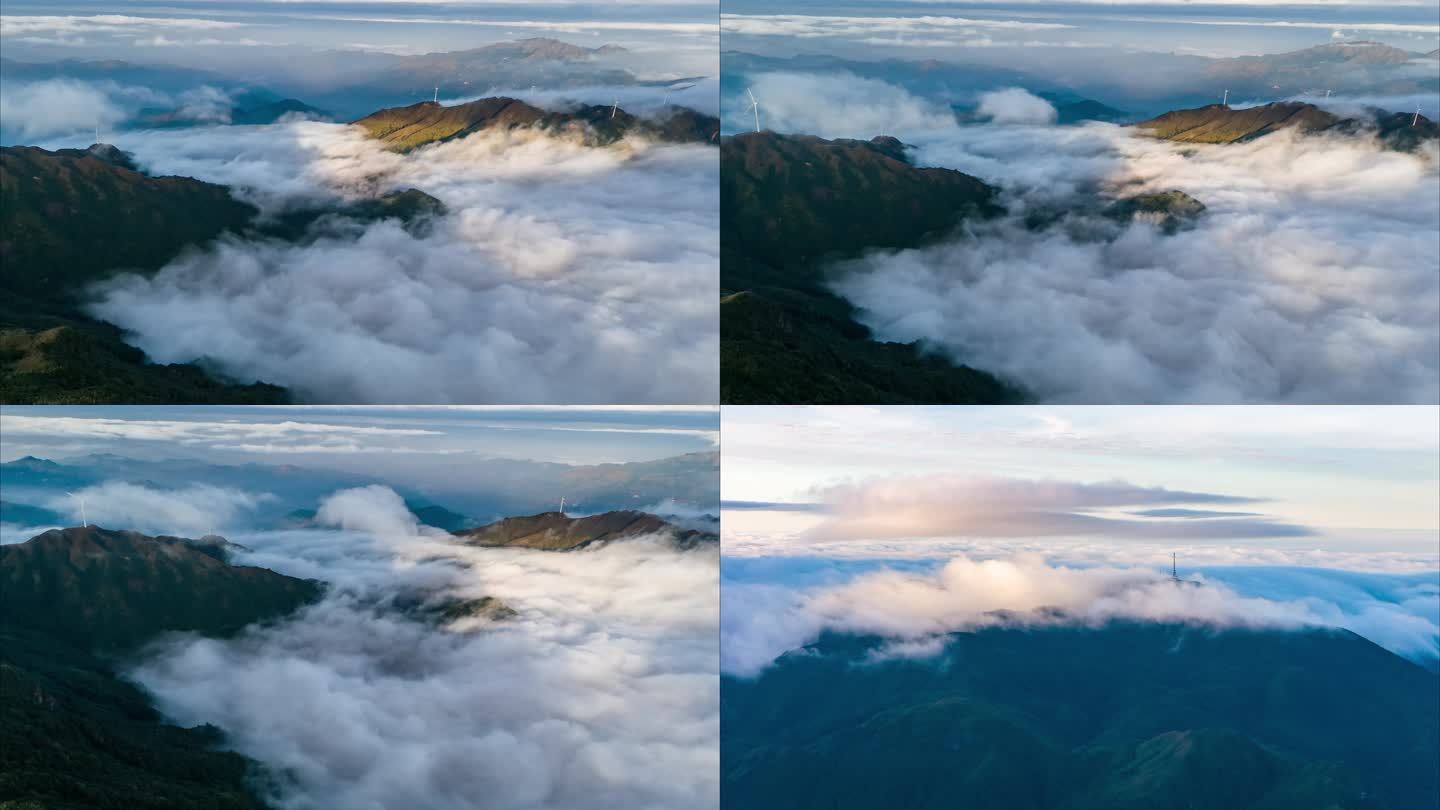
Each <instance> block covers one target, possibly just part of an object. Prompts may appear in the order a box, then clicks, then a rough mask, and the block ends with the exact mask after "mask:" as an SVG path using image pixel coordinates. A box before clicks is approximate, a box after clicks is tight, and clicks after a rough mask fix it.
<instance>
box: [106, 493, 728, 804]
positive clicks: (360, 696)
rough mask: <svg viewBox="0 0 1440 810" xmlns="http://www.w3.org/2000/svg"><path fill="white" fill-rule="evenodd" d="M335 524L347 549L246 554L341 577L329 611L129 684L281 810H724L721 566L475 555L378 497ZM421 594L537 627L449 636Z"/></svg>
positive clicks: (307, 537) (340, 503)
mask: <svg viewBox="0 0 1440 810" xmlns="http://www.w3.org/2000/svg"><path fill="white" fill-rule="evenodd" d="M320 511H321V514H322V515H324V516H326V517H327V519H329V520H331V521H332V522H335V523H339V524H342V525H344V526H348V527H351V528H348V529H344V530H341V531H318V530H311V531H296V532H277V533H266V534H259V535H244V536H240V537H237V538H236V539H237V540H238V541H239V542H242V543H244V544H245V545H246V546H248V547H250V548H252V549H254V551H253V552H252V553H250V554H248V555H246V556H245V557H244V559H243V562H246V563H250V564H256V565H265V566H267V567H273V568H275V569H276V570H280V571H283V572H286V573H291V574H293V575H297V576H314V575H317V574H319V575H320V576H323V577H324V578H325V579H327V580H328V581H329V582H330V583H331V589H330V591H329V592H328V593H327V595H326V597H325V598H324V600H323V601H321V602H320V603H318V604H317V605H315V606H313V607H311V608H309V609H307V610H305V611H304V612H302V613H301V614H299V615H297V616H296V617H294V618H293V619H292V620H290V621H287V622H284V623H281V624H279V625H276V626H273V627H268V628H264V629H259V630H254V631H252V632H250V633H247V634H245V635H243V636H241V637H239V638H236V639H233V640H227V641H217V640H207V639H194V638H181V639H178V640H174V641H172V642H171V643H169V644H168V645H166V646H161V647H159V648H156V649H155V650H153V651H152V654H151V655H150V657H148V658H147V659H146V660H145V661H144V662H143V663H141V665H140V666H139V667H138V668H137V669H136V670H135V671H134V673H133V674H134V677H136V679H137V680H138V681H139V682H140V683H142V684H143V685H144V686H145V687H146V688H147V689H149V690H150V691H151V692H152V693H154V694H155V695H156V697H157V702H158V704H159V706H160V707H161V709H162V711H163V712H164V713H165V714H166V716H167V717H170V718H171V719H172V720H175V721H177V722H180V723H184V724H194V723H202V722H209V723H214V724H216V725H217V726H219V727H220V728H222V729H223V730H224V731H225V732H226V733H227V735H228V737H229V740H230V742H231V743H232V744H233V745H235V746H236V747H237V749H238V750H240V751H241V752H243V753H245V754H247V755H248V756H251V757H254V758H256V759H257V760H259V761H260V762H262V763H263V764H265V765H267V766H268V767H269V768H270V770H271V771H272V773H273V774H274V775H275V776H276V778H277V780H278V784H279V792H278V795H277V796H275V797H274V799H275V801H276V803H277V806H279V807H283V808H287V809H290V808H293V809H296V810H299V809H302V808H305V809H308V808H329V807H336V806H341V807H346V808H355V810H380V809H381V808H391V807H396V806H401V805H405V804H417V803H418V804H420V805H423V806H425V807H427V808H435V810H452V809H453V810H461V809H462V808H470V807H473V806H474V803H475V801H476V797H484V798H485V803H486V805H487V806H490V807H495V808H501V809H502V810H509V809H511V808H601V809H602V810H603V809H604V808H634V807H717V806H718V803H719V799H718V773H719V754H718V749H717V745H716V741H717V739H718V734H719V721H718V709H719V695H718V683H717V680H716V677H715V673H716V671H717V667H718V661H717V656H718V651H717V649H716V642H715V637H716V631H717V622H718V616H717V612H716V611H717V598H716V591H715V581H716V573H717V571H716V562H717V561H716V557H715V555H714V554H709V555H707V554H703V553H689V554H681V553H677V552H673V551H670V550H667V549H666V548H665V547H664V546H663V545H662V544H661V543H658V542H655V543H650V542H646V541H643V540H642V541H636V542H626V543H620V544H615V545H612V546H609V547H607V548H604V549H600V550H597V551H594V552H578V553H568V554H559V553H546V552H536V551H509V550H499V549H487V550H481V549H471V548H467V547H462V546H458V545H456V544H454V543H453V542H451V541H450V540H449V539H448V538H446V537H443V536H442V535H440V534H432V533H429V532H426V533H423V534H417V533H416V532H415V531H413V529H412V527H413V523H410V522H409V521H410V520H411V519H410V518H409V517H408V516H407V515H404V514H403V504H400V503H399V499H398V497H394V496H393V493H390V496H386V495H385V494H384V493H383V492H381V491H378V490H373V489H372V490H352V491H348V492H342V493H337V495H335V496H334V497H332V498H330V499H328V500H327V501H326V502H325V503H324V504H323V505H322V507H321V510H320ZM361 526H363V527H365V528H364V529H363V530H362V529H359V528H358V527H361ZM618 594H623V598H617V595H618ZM416 595H418V596H420V597H421V598H422V599H425V600H434V599H439V598H464V599H473V598H479V597H482V596H493V597H496V598H499V599H501V600H502V601H503V602H504V603H505V604H506V605H508V606H510V607H511V608H513V609H515V610H516V611H518V612H519V615H518V616H517V617H514V618H512V619H507V620H504V621H502V622H492V621H489V620H486V619H464V620H460V621H458V622H455V623H452V624H450V625H448V626H435V625H433V624H431V623H428V622H425V621H417V620H412V619H411V618H407V617H406V616H405V615H404V614H403V613H402V612H399V611H397V610H396V609H394V608H393V607H389V606H393V604H394V603H395V600H397V599H401V598H411V599H413V598H414V597H415V596H416Z"/></svg>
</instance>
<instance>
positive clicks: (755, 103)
mask: <svg viewBox="0 0 1440 810" xmlns="http://www.w3.org/2000/svg"><path fill="white" fill-rule="evenodd" d="M745 93H746V95H748V96H750V109H751V110H752V111H753V112H754V113H755V131H756V132H759V131H760V102H758V101H756V100H755V94H754V93H752V92H750V88H748V87H747V88H745Z"/></svg>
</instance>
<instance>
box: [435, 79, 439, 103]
mask: <svg viewBox="0 0 1440 810" xmlns="http://www.w3.org/2000/svg"><path fill="white" fill-rule="evenodd" d="M435 103H436V104H439V103H440V85H438V84H437V85H435Z"/></svg>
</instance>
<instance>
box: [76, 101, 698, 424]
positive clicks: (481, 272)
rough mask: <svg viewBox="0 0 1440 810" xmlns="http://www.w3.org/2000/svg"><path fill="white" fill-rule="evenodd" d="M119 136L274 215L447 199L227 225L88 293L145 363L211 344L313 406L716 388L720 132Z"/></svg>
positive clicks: (214, 356) (214, 357)
mask: <svg viewBox="0 0 1440 810" xmlns="http://www.w3.org/2000/svg"><path fill="white" fill-rule="evenodd" d="M652 92H658V91H653V90H652ZM197 103H198V102H197ZM82 106H83V105H82ZM117 114H118V113H117ZM87 123H88V122H87ZM111 140H115V141H116V142H117V145H118V146H120V147H121V148H123V149H125V150H127V151H129V152H132V153H133V154H134V155H135V157H136V159H137V161H138V162H139V163H140V164H141V166H142V167H144V168H145V169H146V170H147V171H148V172H150V173H152V174H156V175H168V174H176V175H183V176H189V177H195V178H198V179H201V180H206V181H210V182H215V183H222V184H226V185H229V186H231V187H232V188H233V190H234V191H235V193H236V196H238V197H240V198H241V199H244V200H246V201H249V202H252V203H254V204H256V205H257V206H259V207H260V208H261V210H262V211H263V212H264V215H266V216H277V215H280V214H283V213H286V212H290V211H294V210H297V209H304V208H309V207H314V206H317V205H328V204H334V203H338V202H343V201H353V200H356V199H361V198H363V197H366V196H372V195H376V194H383V193H385V192H388V191H397V190H404V189H408V188H418V189H420V190H422V191H425V192H426V193H429V194H431V195H433V196H435V197H437V198H439V199H440V200H441V201H442V202H443V203H444V204H445V205H446V206H447V208H448V213H447V214H446V215H444V216H441V217H438V218H436V221H434V222H433V223H432V224H431V226H430V227H425V228H410V229H407V228H405V227H402V225H401V223H400V222H399V221H398V220H394V219H390V220H382V221H379V222H375V223H372V224H369V225H366V226H361V225H358V224H352V225H351V226H349V227H345V226H343V225H339V226H336V227H331V228H329V229H326V230H325V231H324V235H322V236H319V237H318V238H314V239H310V240H305V241H303V242H302V243H291V242H285V241H280V240H250V239H239V238H230V239H226V240H224V241H222V242H221V243H219V244H217V245H216V246H214V247H213V248H211V249H208V250H204V251H199V250H196V251H191V252H188V253H186V254H185V255H183V256H181V257H180V258H178V259H177V260H176V261H175V262H173V263H172V264H171V265H170V266H168V267H166V268H164V269H163V270H162V271H160V272H159V273H158V274H156V275H154V276H152V277H148V278H147V277H142V276H139V275H122V276H120V277H118V278H115V279H113V280H111V281H110V282H108V283H106V284H105V285H103V286H102V287H100V288H98V289H96V290H95V291H94V300H93V302H92V303H91V306H90V309H91V311H92V312H93V313H94V314H95V315H96V316H98V317H100V318H103V319H105V320H108V321H111V322H113V323H115V324H117V325H119V326H120V327H122V328H124V329H125V330H126V331H127V332H128V333H129V335H130V339H131V341H132V342H133V343H134V344H135V345H137V346H139V347H140V348H141V349H143V350H144V351H145V352H146V353H147V354H148V355H149V356H150V357H151V358H152V359H153V360H156V361H158V362H165V363H177V362H178V363H183V362H192V361H197V360H201V361H204V362H205V363H207V364H209V365H210V366H212V367H214V368H215V369H217V370H219V371H220V372H221V373H223V374H225V375H227V376H229V377H232V378H235V379H239V380H264V381H267V382H271V383H275V384H279V385H282V386H285V387H287V388H290V389H291V390H293V391H294V392H295V393H296V395H297V397H298V398H300V399H301V400H304V401H324V402H404V403H417V402H419V403H450V402H496V403H502V402H515V403H519V402H523V403H543V402H556V401H563V402H634V403H646V402H704V401H713V400H714V399H715V398H716V397H717V396H718V388H719V381H718V372H717V370H716V367H715V363H714V358H715V356H716V354H717V352H718V350H719V324H718V315H717V312H716V308H715V306H714V292H715V279H716V278H717V275H716V274H717V272H718V262H719V222H718V199H717V196H716V189H717V188H718V179H717V170H718V169H717V166H716V158H715V151H714V148H713V146H703V145H665V144H658V143H654V142H650V141H646V140H642V139H630V140H627V141H625V142H623V143H620V144H617V145H613V146H609V147H603V148H600V147H592V146H586V145H584V144H583V143H581V142H580V141H579V140H578V139H574V138H569V137H551V136H548V135H543V134H539V133H536V132H532V131H517V132H505V133H481V134H476V135H472V136H470V137H467V138H464V139H461V140H457V141H452V142H449V143H445V144H438V145H433V146H429V147H425V148H422V149H419V150H416V151H414V152H412V153H410V154H407V155H399V154H396V153H392V152H388V151H386V150H385V149H383V148H382V147H381V146H380V145H379V144H378V142H375V141H372V140H370V139H368V138H366V137H365V136H364V134H363V132H362V131H361V130H360V129H358V128H355V127H351V126H347V125H343V124H329V123H321V122H314V121H291V122H285V123H279V124H274V125H270V126H259V127H238V126H237V127H229V126H225V127H198V128H187V129H176V130H164V131H141V132H124V133H120V134H117V135H115V136H114V137H113V138H111ZM637 357H644V358H645V362H643V363H639V362H636V361H635V358H637Z"/></svg>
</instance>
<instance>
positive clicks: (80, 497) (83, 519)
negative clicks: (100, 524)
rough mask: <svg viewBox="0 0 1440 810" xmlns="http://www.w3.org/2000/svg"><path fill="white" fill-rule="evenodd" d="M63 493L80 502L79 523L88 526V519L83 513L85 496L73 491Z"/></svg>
mask: <svg viewBox="0 0 1440 810" xmlns="http://www.w3.org/2000/svg"><path fill="white" fill-rule="evenodd" d="M65 494H66V495H69V496H70V497H72V498H74V499H75V500H77V501H79V502H80V524H81V525H82V526H84V527H85V528H87V529H88V528H90V519H89V518H88V517H86V515H85V496H84V495H76V494H75V493H73V492H66V493H65Z"/></svg>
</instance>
